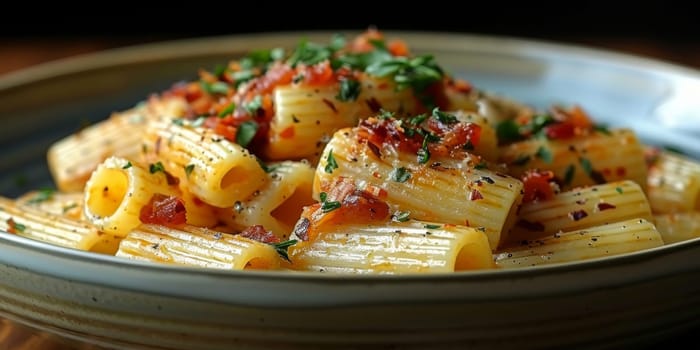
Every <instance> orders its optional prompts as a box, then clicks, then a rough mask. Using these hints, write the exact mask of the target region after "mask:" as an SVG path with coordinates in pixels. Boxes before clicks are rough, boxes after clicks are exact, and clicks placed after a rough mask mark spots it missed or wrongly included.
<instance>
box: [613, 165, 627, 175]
mask: <svg viewBox="0 0 700 350" xmlns="http://www.w3.org/2000/svg"><path fill="white" fill-rule="evenodd" d="M615 174H617V176H619V177H625V176H626V175H627V169H626V168H625V167H622V166H621V167H617V169H615Z"/></svg>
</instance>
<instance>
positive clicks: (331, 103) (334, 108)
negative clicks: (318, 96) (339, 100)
mask: <svg viewBox="0 0 700 350" xmlns="http://www.w3.org/2000/svg"><path fill="white" fill-rule="evenodd" d="M322 101H323V103H325V104H326V106H328V108H330V109H331V110H333V113H335V114H338V108H336V107H335V104H334V103H333V101H330V100H329V99H327V98H324V99H323V100H322Z"/></svg>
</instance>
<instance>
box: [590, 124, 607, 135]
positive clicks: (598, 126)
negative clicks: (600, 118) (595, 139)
mask: <svg viewBox="0 0 700 350" xmlns="http://www.w3.org/2000/svg"><path fill="white" fill-rule="evenodd" d="M593 130H595V131H597V132H599V133H603V134H605V135H608V136H610V135H612V134H611V133H610V129H608V127H607V126H605V125H603V124H596V125H594V126H593Z"/></svg>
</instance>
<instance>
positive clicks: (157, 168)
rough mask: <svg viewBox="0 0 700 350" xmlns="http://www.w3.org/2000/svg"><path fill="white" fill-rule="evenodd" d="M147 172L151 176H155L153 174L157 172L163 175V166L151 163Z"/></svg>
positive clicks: (158, 163)
mask: <svg viewBox="0 0 700 350" xmlns="http://www.w3.org/2000/svg"><path fill="white" fill-rule="evenodd" d="M148 171H150V172H151V174H155V173H157V172H159V171H161V172H163V173H165V167H164V166H163V163H161V162H157V163H151V164H150V165H149V166H148Z"/></svg>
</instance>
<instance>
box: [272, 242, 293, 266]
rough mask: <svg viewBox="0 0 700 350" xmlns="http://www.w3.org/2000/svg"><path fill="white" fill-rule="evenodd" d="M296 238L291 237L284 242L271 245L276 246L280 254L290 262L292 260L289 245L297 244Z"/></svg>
mask: <svg viewBox="0 0 700 350" xmlns="http://www.w3.org/2000/svg"><path fill="white" fill-rule="evenodd" d="M297 242H298V241H297V240H296V239H290V240H287V241H284V242H279V243H271V244H270V245H271V246H272V247H273V248H275V251H276V252H277V254H279V256H281V257H282V258H283V259H284V260H287V261H289V262H292V261H291V260H289V247H291V246H293V245H295V244H297Z"/></svg>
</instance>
